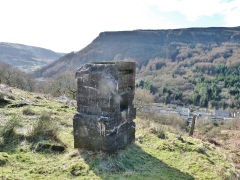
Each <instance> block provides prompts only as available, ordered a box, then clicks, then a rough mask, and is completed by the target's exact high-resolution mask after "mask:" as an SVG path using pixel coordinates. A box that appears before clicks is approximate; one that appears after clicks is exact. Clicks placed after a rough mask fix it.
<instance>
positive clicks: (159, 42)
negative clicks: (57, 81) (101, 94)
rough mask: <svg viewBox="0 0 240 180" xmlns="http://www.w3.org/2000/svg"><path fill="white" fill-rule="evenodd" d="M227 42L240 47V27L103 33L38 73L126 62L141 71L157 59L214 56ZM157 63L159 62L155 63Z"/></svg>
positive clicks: (171, 60)
mask: <svg viewBox="0 0 240 180" xmlns="http://www.w3.org/2000/svg"><path fill="white" fill-rule="evenodd" d="M224 43H233V44H232V46H239V44H240V27H233V28H229V27H211V28H187V29H168V30H135V31H117V32H102V33H100V34H99V36H98V37H97V38H96V39H95V40H94V41H93V42H92V43H91V44H89V45H88V46H87V47H85V48H84V49H82V50H80V51H78V52H76V53H74V52H72V53H69V54H66V55H65V56H63V57H61V58H59V59H58V60H57V61H55V62H53V63H51V64H49V65H48V66H45V67H44V68H42V69H41V70H40V71H38V72H37V73H38V75H39V76H52V75H54V74H56V73H58V72H62V71H66V70H73V69H76V68H78V67H79V66H80V65H81V64H84V63H86V62H90V61H113V60H123V59H133V60H135V61H136V62H137V65H138V68H139V69H141V68H142V67H146V66H148V65H149V62H151V63H153V61H154V59H156V58H161V59H167V60H168V61H169V62H174V61H184V60H186V59H188V58H191V57H194V56H195V55H196V54H201V53H203V52H206V53H207V52H210V53H211V51H212V50H213V49H214V48H216V47H221V46H224ZM190 51H191V52H190ZM192 51H193V52H192ZM229 53H230V54H229ZM231 55H232V54H231V51H230V52H228V56H231ZM214 58H217V56H216V57H214ZM154 63H155V64H157V63H158V62H157V61H156V60H155V61H154ZM157 66H161V65H157Z"/></svg>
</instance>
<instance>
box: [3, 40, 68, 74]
mask: <svg viewBox="0 0 240 180" xmlns="http://www.w3.org/2000/svg"><path fill="white" fill-rule="evenodd" d="M62 55H64V54H63V53H56V52H54V51H51V50H49V49H44V48H39V47H34V46H27V45H23V44H14V43H6V42H0V61H1V62H6V63H8V64H11V65H14V66H16V67H18V68H20V69H22V70H24V71H26V72H33V71H34V70H36V69H37V68H40V67H42V66H44V65H47V64H49V63H52V62H53V61H54V60H56V59H58V58H59V57H60V56H62Z"/></svg>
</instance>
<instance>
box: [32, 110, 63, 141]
mask: <svg viewBox="0 0 240 180" xmlns="http://www.w3.org/2000/svg"><path fill="white" fill-rule="evenodd" d="M58 130H59V127H58V124H57V122H56V121H55V120H54V119H53V118H51V113H49V112H45V111H44V112H42V113H41V115H40V118H39V120H38V122H37V124H36V125H35V126H34V128H33V130H32V132H31V133H30V137H31V138H32V139H39V138H47V139H55V140H56V139H58V138H57V136H58Z"/></svg>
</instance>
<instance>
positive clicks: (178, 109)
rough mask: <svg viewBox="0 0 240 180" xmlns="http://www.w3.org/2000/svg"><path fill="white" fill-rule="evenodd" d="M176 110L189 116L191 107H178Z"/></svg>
mask: <svg viewBox="0 0 240 180" xmlns="http://www.w3.org/2000/svg"><path fill="white" fill-rule="evenodd" d="M176 111H177V112H178V113H179V114H180V115H181V116H187V117H188V116H189V115H190V109H189V108H183V107H177V109H176Z"/></svg>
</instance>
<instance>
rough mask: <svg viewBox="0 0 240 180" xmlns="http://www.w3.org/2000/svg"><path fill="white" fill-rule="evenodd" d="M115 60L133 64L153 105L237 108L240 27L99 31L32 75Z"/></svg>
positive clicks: (239, 94) (51, 73) (239, 73)
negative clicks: (83, 45)
mask: <svg viewBox="0 0 240 180" xmlns="http://www.w3.org/2000/svg"><path fill="white" fill-rule="evenodd" d="M115 60H133V61H136V62H137V87H140V88H146V89H148V90H149V91H150V92H151V93H152V94H153V96H154V98H153V99H154V102H156V103H164V104H169V103H171V104H177V105H185V106H186V105H196V106H201V107H209V108H215V109H219V108H220V109H226V108H231V109H234V108H235V109H237V108H240V91H239V90H238V89H239V88H240V84H239V83H238V82H239V79H240V69H239V68H238V67H239V65H240V27H233V28H227V27H215V28H214V27H213V28H188V29H170V30H136V31H122V32H103V33H100V35H99V36H98V37H97V38H96V39H95V40H94V41H93V42H92V43H91V44H89V45H88V46H87V47H86V48H84V49H82V50H80V51H79V52H76V53H74V52H72V53H69V54H66V55H65V56H63V57H61V58H59V59H58V60H57V61H55V62H53V63H52V64H50V65H48V66H45V67H43V68H42V69H40V70H39V71H37V72H36V75H37V76H43V77H51V76H54V75H55V74H58V73H59V72H62V71H69V70H70V71H75V70H76V69H77V68H78V67H79V66H80V65H81V64H84V63H86V62H90V61H115Z"/></svg>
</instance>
